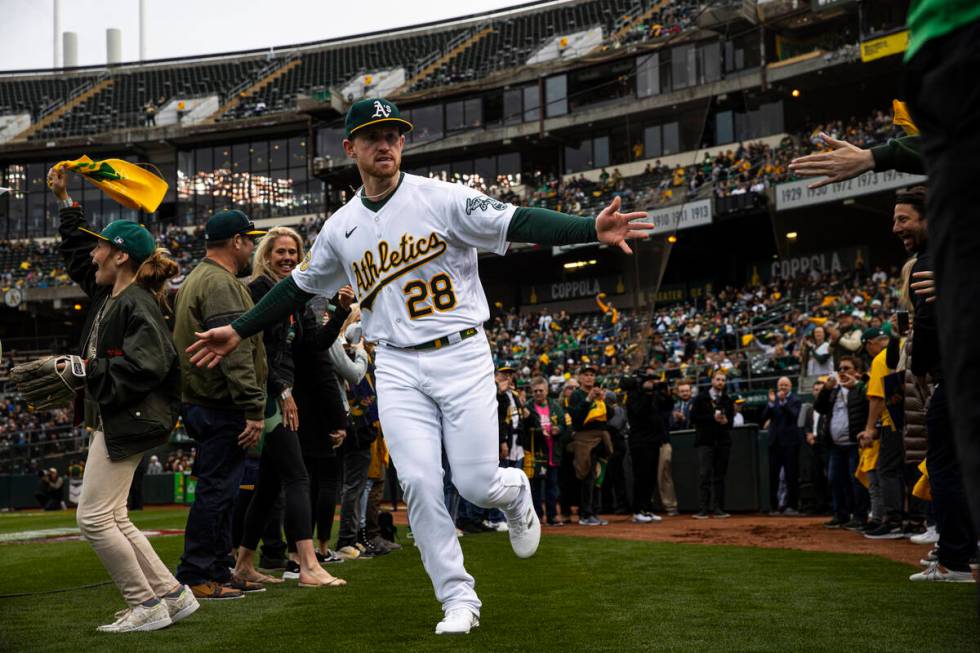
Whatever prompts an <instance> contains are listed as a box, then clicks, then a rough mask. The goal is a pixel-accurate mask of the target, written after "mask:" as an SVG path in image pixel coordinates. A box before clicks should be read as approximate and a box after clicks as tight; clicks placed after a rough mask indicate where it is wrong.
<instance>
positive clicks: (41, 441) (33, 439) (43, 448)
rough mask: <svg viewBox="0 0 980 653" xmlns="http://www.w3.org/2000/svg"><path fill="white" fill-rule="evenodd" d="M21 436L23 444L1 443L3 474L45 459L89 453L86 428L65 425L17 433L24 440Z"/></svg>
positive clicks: (0, 455)
mask: <svg viewBox="0 0 980 653" xmlns="http://www.w3.org/2000/svg"><path fill="white" fill-rule="evenodd" d="M21 434H23V436H24V439H23V440H13V439H10V440H6V441H3V440H0V471H9V470H11V469H12V468H14V467H16V466H26V465H28V464H29V463H30V462H31V461H42V460H44V459H45V458H50V457H61V456H71V455H80V454H83V453H85V452H86V451H87V450H88V433H87V432H86V431H85V429H83V428H78V427H74V426H70V425H64V426H56V427H53V428H50V429H33V430H30V431H23V432H17V434H16V435H17V436H18V438H20V436H21ZM41 436H44V437H43V438H42V437H41ZM56 436H60V437H56ZM41 466H42V467H43V466H44V465H43V464H41Z"/></svg>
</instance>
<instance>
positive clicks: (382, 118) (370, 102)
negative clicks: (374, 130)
mask: <svg viewBox="0 0 980 653" xmlns="http://www.w3.org/2000/svg"><path fill="white" fill-rule="evenodd" d="M386 122H391V123H395V124H396V125H398V128H399V129H400V130H401V132H402V133H403V134H407V133H408V132H410V131H412V129H413V127H412V123H410V122H408V121H407V120H405V119H404V118H402V114H401V112H400V111H398V105H396V104H395V103H394V102H390V101H389V100H386V99H384V98H365V99H363V100H358V101H357V102H355V103H354V104H352V105H351V107H350V109H348V110H347V120H346V121H345V122H344V127H345V129H346V130H347V138H350V137H351V136H353V135H354V132H356V131H357V130H358V129H362V128H364V127H369V126H371V125H378V124H382V123H386Z"/></svg>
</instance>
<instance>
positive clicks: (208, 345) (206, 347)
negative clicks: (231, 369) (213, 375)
mask: <svg viewBox="0 0 980 653" xmlns="http://www.w3.org/2000/svg"><path fill="white" fill-rule="evenodd" d="M194 335H195V336H197V342H195V343H194V344H192V345H191V346H190V347H188V348H187V349H186V350H185V351H186V352H187V353H188V354H191V363H193V364H194V365H197V366H198V367H204V366H205V365H206V366H207V367H208V368H212V367H215V366H217V365H218V363H220V362H221V359H222V358H224V357H225V356H227V355H228V354H230V353H231V352H233V351H235V348H236V347H238V344H239V343H240V342H241V341H242V337H241V336H240V335H238V332H237V331H235V330H234V329H232V328H231V325H230V324H229V325H227V326H223V327H217V328H215V329H209V330H207V331H205V332H204V333H198V332H196V331H195V332H194Z"/></svg>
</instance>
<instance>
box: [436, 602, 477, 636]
mask: <svg viewBox="0 0 980 653" xmlns="http://www.w3.org/2000/svg"><path fill="white" fill-rule="evenodd" d="M479 625H480V619H479V618H478V617H477V616H476V615H475V614H473V613H472V612H470V611H469V610H467V609H466V608H454V609H452V610H450V611H449V612H447V613H446V616H445V617H444V618H443V620H442V621H440V622H439V623H438V624H436V635H466V634H468V633H469V632H470V631H471V630H472V629H474V628H476V627H477V626H479Z"/></svg>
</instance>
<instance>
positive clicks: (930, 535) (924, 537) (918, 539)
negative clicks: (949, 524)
mask: <svg viewBox="0 0 980 653" xmlns="http://www.w3.org/2000/svg"><path fill="white" fill-rule="evenodd" d="M938 541H939V531H937V530H936V527H935V526H929V527H928V528H926V531H925V533H919V534H918V535H913V536H912V537H910V538H909V542H911V543H912V544H935V543H936V542H938Z"/></svg>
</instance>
